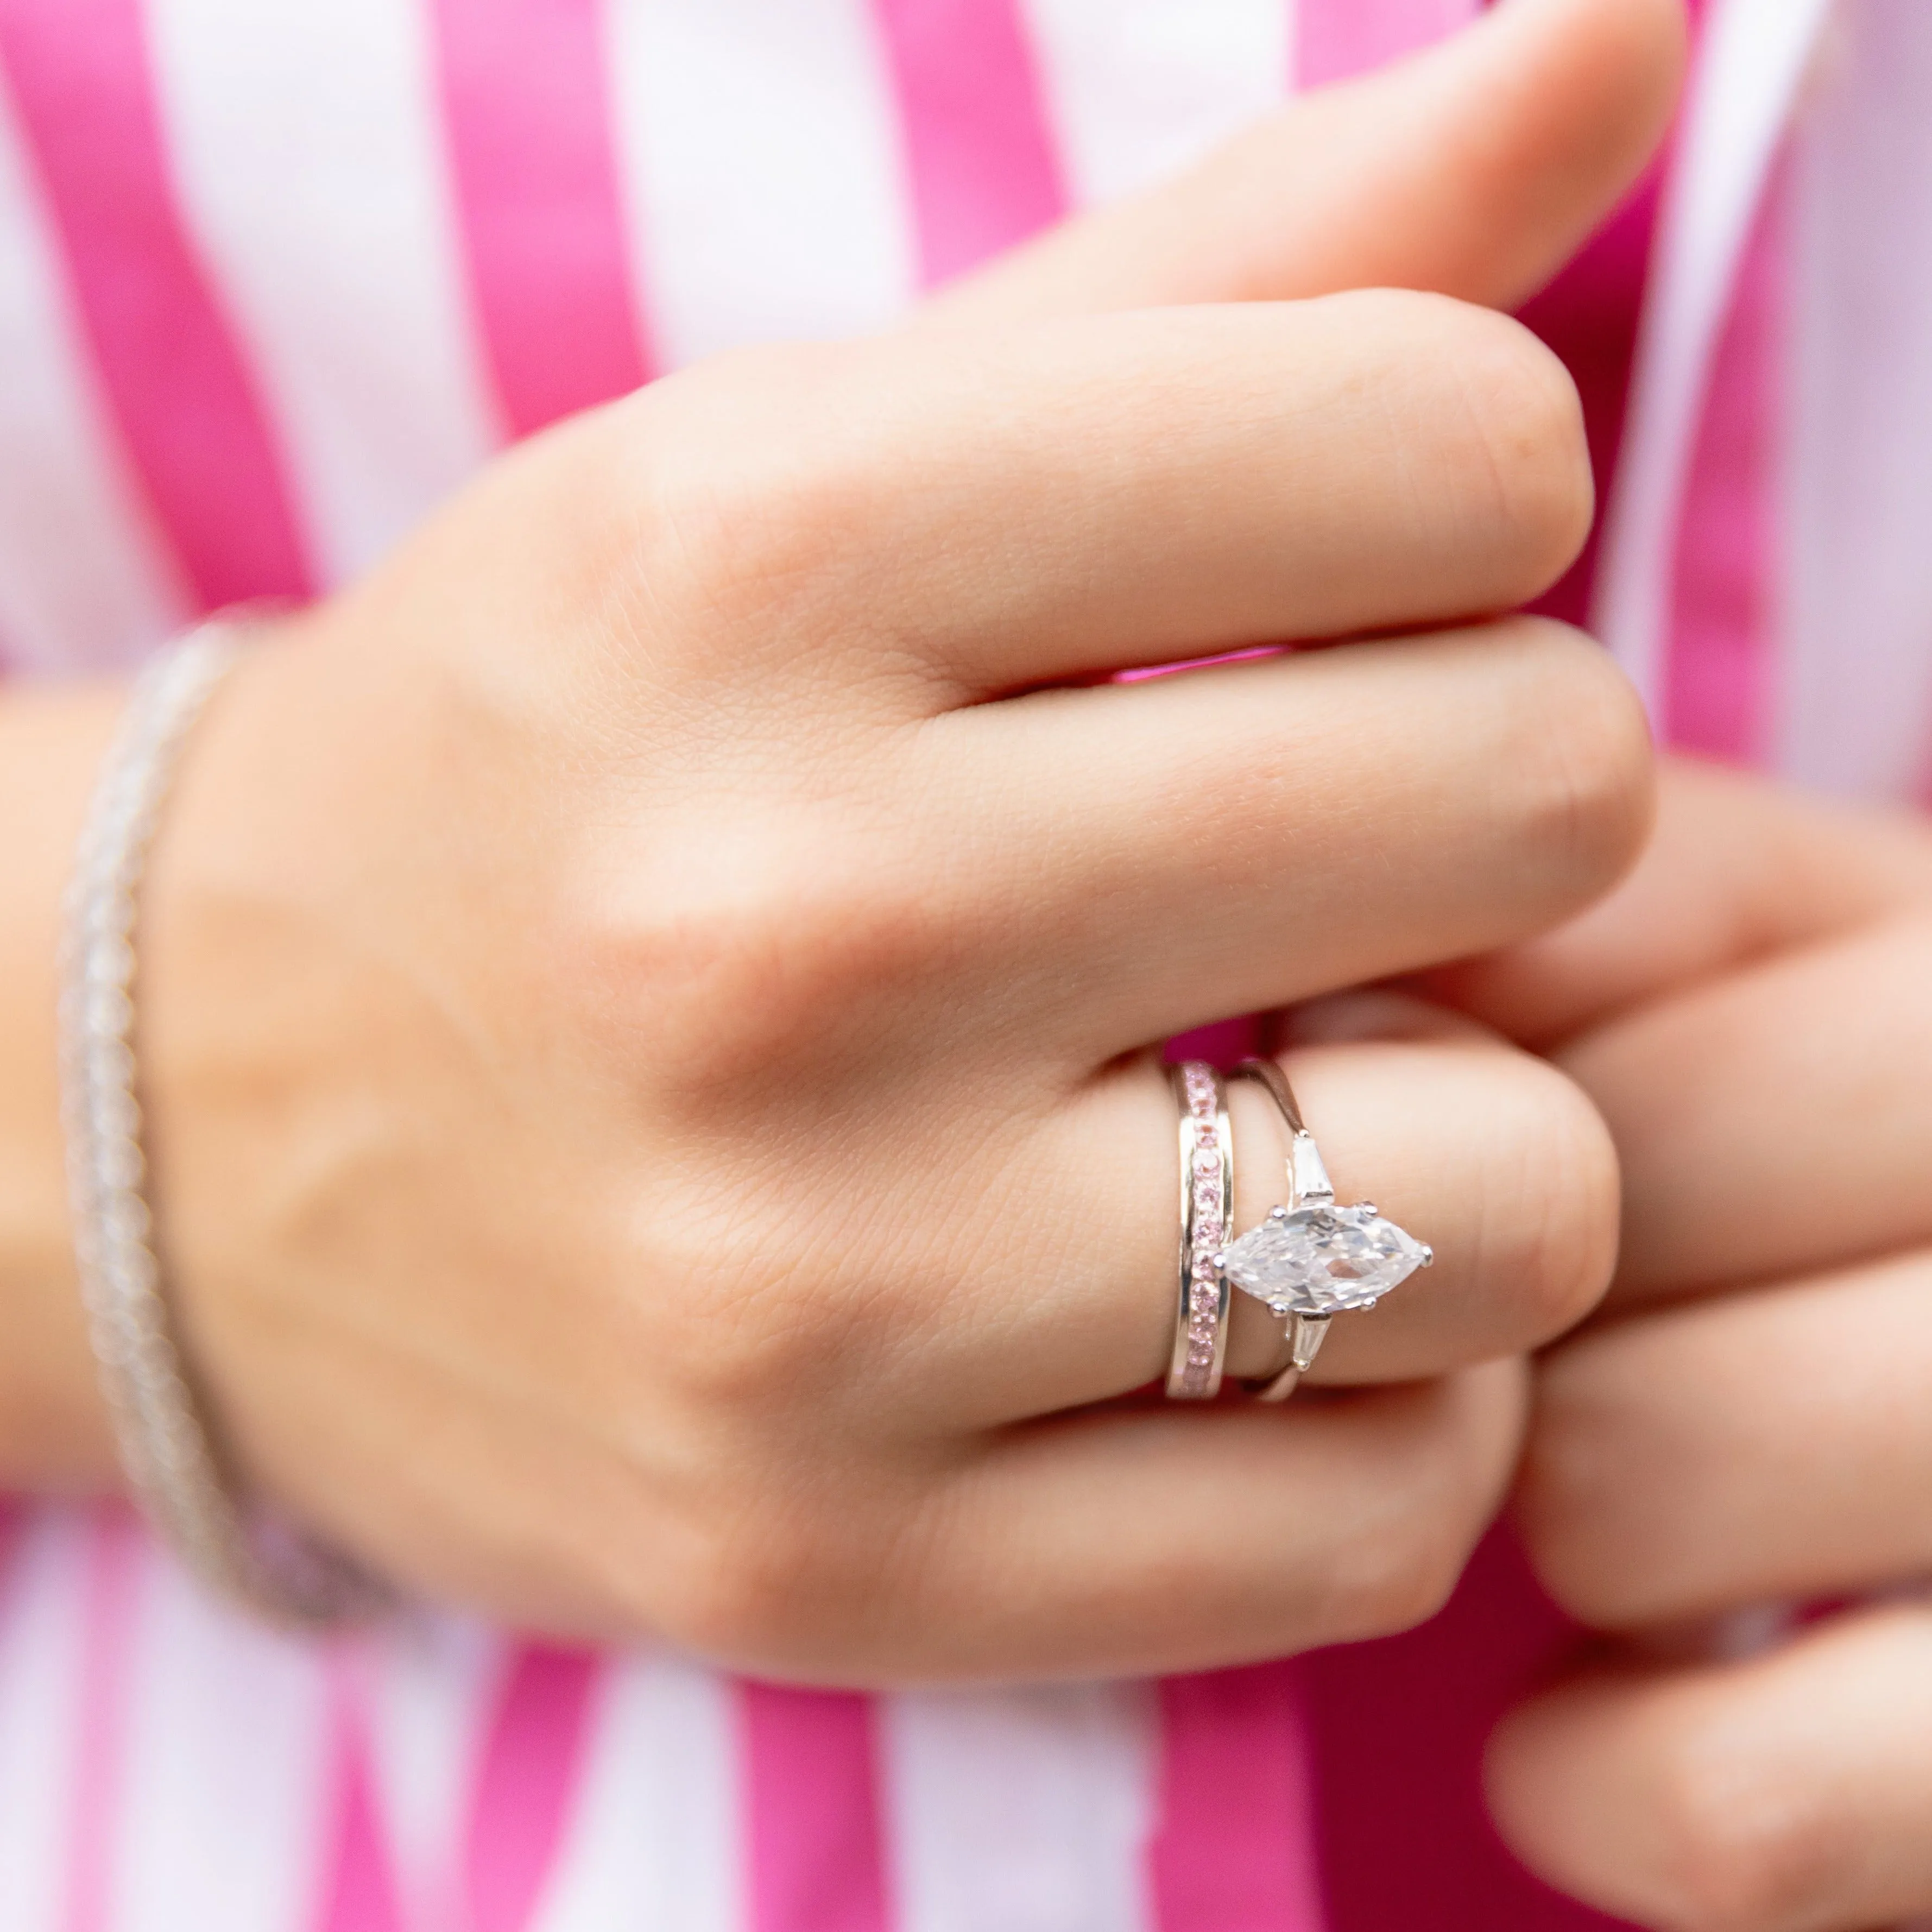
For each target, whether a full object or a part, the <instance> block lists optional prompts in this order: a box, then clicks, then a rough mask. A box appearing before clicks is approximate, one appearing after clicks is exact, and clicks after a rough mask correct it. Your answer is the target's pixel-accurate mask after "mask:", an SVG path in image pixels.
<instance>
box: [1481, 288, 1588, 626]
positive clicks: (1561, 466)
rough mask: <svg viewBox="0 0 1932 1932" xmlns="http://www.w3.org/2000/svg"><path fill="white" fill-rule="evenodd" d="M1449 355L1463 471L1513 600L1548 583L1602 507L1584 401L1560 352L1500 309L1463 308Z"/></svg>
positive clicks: (1580, 542) (1561, 569) (1574, 551)
mask: <svg viewBox="0 0 1932 1932" xmlns="http://www.w3.org/2000/svg"><path fill="white" fill-rule="evenodd" d="M1458 333H1459V335H1460V336H1461V338H1463V339H1462V340H1461V341H1460V343H1459V344H1458V349H1459V352H1460V353H1457V355H1456V356H1454V357H1453V358H1452V359H1451V363H1450V367H1451V369H1452V370H1453V371H1454V380H1455V385H1456V395H1457V401H1458V403H1459V404H1460V410H1461V413H1462V416H1463V421H1464V422H1466V425H1467V429H1468V439H1469V449H1468V458H1469V460H1468V461H1467V462H1466V464H1465V465H1464V473H1465V474H1466V476H1467V477H1468V478H1470V479H1471V480H1472V482H1475V483H1478V484H1480V485H1481V487H1479V488H1478V489H1477V490H1475V493H1473V496H1472V501H1474V502H1475V504H1476V505H1478V514H1481V516H1482V517H1483V518H1484V521H1485V523H1486V524H1487V526H1489V527H1490V528H1491V529H1494V530H1496V531H1499V532H1502V533H1503V535H1505V538H1506V541H1505V544H1504V545H1503V547H1502V550H1501V551H1500V552H1499V555H1500V556H1501V557H1502V559H1503V561H1504V564H1505V568H1506V570H1507V571H1508V576H1507V577H1506V579H1505V586H1504V594H1505V597H1506V598H1507V600H1508V601H1511V602H1519V601H1523V599H1525V598H1529V597H1532V596H1535V595H1537V594H1538V592H1541V591H1542V590H1544V589H1547V588H1548V587H1549V586H1550V584H1552V583H1554V582H1555V581H1556V579H1557V578H1558V577H1559V576H1561V575H1562V573H1563V572H1564V571H1565V570H1566V569H1567V568H1568V567H1569V565H1571V562H1573V561H1574V559H1575V557H1576V556H1577V552H1578V551H1579V550H1581V549H1582V548H1583V541H1584V539H1585V538H1586V537H1587V536H1588V535H1589V529H1590V520H1591V517H1592V514H1593V513H1594V511H1595V507H1596V498H1595V484H1594V483H1593V481H1592V475H1591V470H1590V458H1589V446H1588V444H1587V443H1586V441H1585V439H1584V435H1583V406H1582V404H1581V403H1580V401H1579V400H1578V398H1577V389H1576V386H1575V384H1574V383H1573V382H1572V381H1571V379H1570V374H1569V371H1568V370H1566V369H1565V368H1564V366H1563V365H1562V362H1559V360H1558V359H1557V358H1556V356H1555V355H1554V354H1553V353H1552V352H1551V351H1550V350H1549V349H1548V348H1547V347H1545V345H1544V344H1542V343H1541V342H1539V341H1538V340H1537V338H1535V336H1534V335H1532V334H1531V333H1530V332H1529V330H1528V329H1526V328H1524V327H1523V325H1522V324H1521V323H1518V322H1515V321H1513V320H1511V319H1510V318H1509V317H1507V316H1504V315H1499V314H1496V312H1495V311H1493V310H1490V309H1472V308H1463V309H1462V310H1461V311H1460V312H1459V317H1458Z"/></svg>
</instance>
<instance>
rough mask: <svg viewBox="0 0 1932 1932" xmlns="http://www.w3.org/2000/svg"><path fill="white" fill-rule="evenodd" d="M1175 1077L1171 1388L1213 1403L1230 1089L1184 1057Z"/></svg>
mask: <svg viewBox="0 0 1932 1932" xmlns="http://www.w3.org/2000/svg"><path fill="white" fill-rule="evenodd" d="M1172 1080H1173V1084H1174V1092H1175V1099H1176V1100H1177V1101H1178V1103H1179V1105H1180V1108H1181V1275H1180V1282H1181V1299H1180V1304H1179V1306H1178V1308H1177V1310H1176V1311H1175V1325H1174V1353H1173V1355H1172V1359H1171V1360H1170V1361H1169V1365H1168V1371H1167V1393H1168V1394H1169V1396H1170V1397H1172V1398H1173V1400H1175V1401H1177V1402H1211V1401H1212V1400H1214V1397H1216V1396H1217V1395H1218V1394H1220V1389H1221V1369H1222V1364H1223V1361H1225V1360H1226V1356H1227V1352H1228V1309H1229V1294H1230V1291H1229V1286H1228V1278H1227V1277H1226V1274H1223V1271H1222V1269H1221V1266H1220V1262H1218V1261H1217V1259H1216V1257H1217V1256H1218V1255H1219V1254H1220V1252H1221V1250H1223V1248H1224V1247H1226V1246H1227V1244H1228V1238H1229V1234H1230V1232H1231V1231H1232V1217H1233V1214H1234V1211H1235V1136H1234V1130H1233V1128H1232V1125H1231V1124H1230V1123H1229V1119H1228V1095H1227V1090H1226V1088H1225V1087H1224V1086H1223V1084H1222V1080H1221V1076H1220V1074H1219V1073H1217V1072H1216V1071H1215V1070H1214V1068H1213V1067H1210V1066H1208V1064H1206V1063H1205V1061H1198V1060H1190V1061H1183V1062H1182V1063H1181V1065H1179V1066H1178V1067H1175V1069H1174V1070H1173V1072H1172Z"/></svg>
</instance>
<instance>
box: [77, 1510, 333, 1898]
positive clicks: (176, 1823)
mask: <svg viewBox="0 0 1932 1932" xmlns="http://www.w3.org/2000/svg"><path fill="white" fill-rule="evenodd" d="M140 1560H141V1563H142V1569H141V1573H140V1580H139V1586H138V1598H137V1603H138V1608H137V1610H136V1619H135V1625H134V1632H133V1643H132V1646H131V1647H130V1664H129V1683H130V1692H129V1697H128V1704H127V1745H126V1757H125V1759H124V1769H123V1774H122V1775H123V1784H122V1788H121V1806H120V1815H119V1817H118V1821H117V1822H118V1844H117V1847H116V1855H115V1864H114V1870H113V1881H112V1883H113V1891H112V1897H113V1911H112V1917H111V1923H112V1924H113V1927H114V1928H115V1932H311V1928H312V1927H313V1924H314V1902H315V1897H316V1893H317V1872H318V1870H319V1869H320V1864H321V1860H322V1857H323V1852H324V1850H325V1849H326V1848H325V1846H324V1845H323V1843H322V1838H323V1832H324V1829H326V1825H327V1823H328V1822H329V1805H328V1803H327V1798H328V1795H329V1789H330V1778H329V1772H330V1769H331V1762H332V1753H331V1749H330V1727H329V1700H328V1694H327V1687H326V1681H325V1673H324V1671H323V1666H322V1664H321V1662H320V1659H319V1658H318V1656H317V1653H316V1652H314V1650H313V1649H311V1647H309V1646H305V1645H303V1644H302V1643H298V1642H296V1640H293V1639H291V1638H288V1637H282V1636H280V1635H278V1634H275V1633H273V1632H271V1631H267V1630H265V1629H263V1628H262V1627H261V1626H260V1625H257V1624H255V1623H254V1622H251V1621H250V1620H249V1619H248V1618H246V1617H245V1616H242V1615H241V1614H240V1613H238V1612H236V1611H232V1610H228V1609H227V1608H226V1607H223V1606H220V1605H217V1604H214V1602H213V1601H211V1599H210V1598H208V1597H207V1596H206V1595H204V1594H203V1593H202V1591H201V1590H200V1589H199V1588H198V1587H197V1586H195V1585H193V1584H192V1583H190V1582H189V1581H188V1580H187V1578H186V1577H184V1576H183V1574H181V1571H180V1570H179V1568H177V1567H176V1565H175V1564H174V1563H173V1562H172V1560H170V1559H168V1558H167V1557H166V1556H163V1555H162V1554H160V1553H158V1552H154V1551H151V1550H147V1549H145V1547H144V1549H143V1552H142V1557H141V1559H140Z"/></svg>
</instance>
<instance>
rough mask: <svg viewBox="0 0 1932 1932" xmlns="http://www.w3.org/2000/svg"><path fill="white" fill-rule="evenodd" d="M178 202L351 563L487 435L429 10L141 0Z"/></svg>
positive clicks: (313, 526) (376, 546)
mask: <svg viewBox="0 0 1932 1932" xmlns="http://www.w3.org/2000/svg"><path fill="white" fill-rule="evenodd" d="M147 13H148V28H149V34H150V38H151V44H152V46H153V49H154V62H155V67H156V71H157V77H158V82H159V92H160V105H161V110H162V113H163V117H164V119H165V121H166V126H167V128H168V133H169V150H170V152H171V154H172V158H173V162H174V166H175V175H176V179H177V181H178V184H179V187H180V190H181V199H182V202H183V208H184V217H185V218H186V220H187V223H188V225H189V226H190V229H191V231H192V232H193V234H194V235H195V236H196V239H197V240H198V241H199V243H200V245H201V248H202V251H203V253H204V254H205V256H206V257H207V259H208V261H209V263H211V266H212V268H213V269H214V274H215V275H216V278H217V281H218V282H219V284H220V287H221V290H222V293H223V296H224V298H225V299H226V303H227V305H229V308H230V310H231V311H232V312H233V315H234V317H235V318H236V323H237V326H238V327H239V329H240V331H241V333H242V336H243V338H244V339H245V342H246V344H247V345H248V350H249V352H250V356H251V362H252V364H253V365H254V368H255V369H256V370H257V371H258V372H259V374H260V376H261V377H262V379H263V387H264V389H265V390H266V396H265V402H266V407H268V409H269V413H270V415H271V416H272V419H273V421H274V422H275V425H276V428H277V429H278V432H279V435H280V440H281V443H282V445H283V446H284V449H287V451H288V452H289V453H290V460H291V462H292V463H293V466H294V469H295V474H296V484H297V487H298V495H299V499H300V508H301V509H302V511H304V512H305V515H306V520H307V523H308V532H309V535H310V538H311V543H310V548H311V553H312V554H314V556H316V557H317V560H318V564H319V566H320V568H321V569H322V571H323V574H324V575H325V577H326V578H327V580H329V582H331V583H339V582H341V581H342V580H344V579H347V578H349V577H353V576H355V575H356V574H359V572H360V571H363V570H365V569H366V568H368V565H370V564H371V563H372V562H374V561H375V560H376V559H377V557H379V556H381V555H382V553H383V552H384V551H385V550H387V549H388V548H389V547H390V545H391V544H393V543H394V542H395V541H396V540H397V538H399V537H400V536H401V535H403V533H404V532H405V531H407V529H410V527H411V526H413V524H415V523H416V522H418V521H419V520H420V519H421V518H422V516H423V515H424V514H425V512H427V511H428V510H430V509H431V508H433V507H434V505H436V504H437V502H440V500H441V499H443V497H444V496H447V495H448V494H449V492H450V491H451V490H452V489H454V488H455V487H456V486H457V484H459V483H460V482H461V481H463V478H465V477H466V476H467V475H469V473H470V472H471V471H472V470H473V469H475V467H476V466H477V465H478V463H481V461H482V460H484V457H485V456H486V455H487V454H488V452H489V451H490V448H491V446H492V445H493V443H496V441H498V440H499V437H498V433H497V431H496V425H495V423H494V421H493V404H491V403H490V401H489V400H488V398H489V396H490V390H489V389H488V386H487V384H486V383H484V380H482V377H481V362H480V359H479V355H478V347H477V344H476V342H475V338H474V336H473V335H472V325H471V321H470V317H469V310H468V307H467V305H466V302H465V300H464V298H463V294H462V287H463V284H462V281H461V278H460V270H459V266H458V254H457V251H456V242H455V236H456V232H457V231H456V225H455V220H454V219H453V217H452V212H451V210H452V205H453V198H452V192H451V189H450V186H449V179H448V175H447V170H446V166H445V163H444V157H443V145H442V137H441V133H440V124H439V122H438V120H437V115H436V113H435V110H434V102H435V98H436V96H435V90H434V83H433V79H432V70H431V65H430V58H431V57H430V49H429V46H428V34H427V28H426V26H425V13H426V10H425V9H424V8H422V7H419V6H416V5H403V4H401V3H400V0H330V4H329V5H327V6H284V7H273V6H264V5H262V4H261V0H148V8H147Z"/></svg>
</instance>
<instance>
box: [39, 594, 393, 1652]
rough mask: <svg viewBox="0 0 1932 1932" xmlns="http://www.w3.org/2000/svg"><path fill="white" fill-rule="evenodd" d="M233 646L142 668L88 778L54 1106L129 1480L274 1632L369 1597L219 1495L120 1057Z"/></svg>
mask: <svg viewBox="0 0 1932 1932" xmlns="http://www.w3.org/2000/svg"><path fill="white" fill-rule="evenodd" d="M240 645H241V639H240V635H239V625H236V624H234V623H232V622H213V623H210V624H208V625H204V626H203V627H202V628H201V629H200V630H199V631H196V632H195V633H193V634H192V635H190V637H188V638H187V639H186V640H184V642H182V643H180V644H178V645H176V646H174V647H173V648H172V649H169V650H168V651H166V652H163V653H162V654H161V655H160V656H159V657H158V658H156V659H155V660H154V662H153V663H152V664H151V665H150V666H149V667H148V670H146V671H145V673H143V674H142V676H141V677H140V679H139V680H138V681H137V682H136V685H135V686H134V690H133V695H132V696H131V697H130V700H129V701H128V705H127V713H126V715H125V716H124V718H123V720H122V722H121V730H120V733H119V735H118V737H117V738H116V739H115V743H114V745H113V748H112V749H111V750H110V752H109V754H108V756H107V763H106V764H105V765H104V767H103V768H102V771H101V777H100V779H99V781H98V784H97V785H96V787H95V793H94V796H93V799H92V802H91V804H90V805H89V810H88V816H87V821H86V827H85V829H84V830H83V834H82V838H81V841H80V849H79V850H78V853H77V856H76V862H75V869H74V881H73V886H72V889H71V893H70V895H69V898H68V909H67V919H66V930H65V936H64V944H63V949H62V951H63V956H62V974H61V980H62V998H61V1085H62V1112H63V1116H64V1119H65V1127H66V1133H67V1151H68V1178H69V1184H70V1189H71V1196H72V1200H73V1207H74V1246H75V1252H76V1259H77V1264H78V1267H79V1271H80V1283H81V1291H82V1294H83V1297H84V1298H85V1300H86V1305H87V1311H88V1316H89V1329H90V1333H91V1335H92V1341H93V1345H94V1352H95V1358H96V1361H97V1363H98V1367H99V1370H100V1375H101V1387H102V1389H103V1391H104V1394H105V1395H106V1397H107V1406H108V1409H109V1410H110V1413H111V1414H112V1415H113V1422H114V1429H115V1437H116V1439H117V1442H118V1447H119V1449H120V1453H121V1463H122V1466H123V1468H124V1470H125V1472H126V1474H127V1479H128V1481H129V1482H130V1484H131V1485H132V1486H133V1490H134V1491H135V1493H136V1496H138V1497H139V1500H140V1502H141V1504H142V1508H144V1509H145V1511H146V1513H147V1514H148V1517H149V1518H150V1519H151V1521H152V1522H153V1523H154V1525H155V1526H156V1527H157V1529H159V1530H160V1532H161V1533H162V1534H163V1535H164V1536H165V1537H166V1539H167V1540H168V1541H169V1543H170V1544H172V1546H173V1547H174V1548H175V1550H176V1551H177V1552H178V1553H179V1555H180V1556H181V1557H182V1558H183V1559H184V1561H185V1562H187V1565H189V1567H190V1568H191V1569H193V1571H195V1572H196V1574H197V1575H199V1577H201V1578H202V1580H204V1581H205V1582H206V1583H210V1584H211V1585H213V1586H214V1587H215V1588H216V1589H219V1590H220V1591H222V1592H224V1593H225V1594H226V1595H229V1596H231V1597H233V1598H237V1599H239V1601H242V1603H244V1604H246V1605H247V1606H248V1607H250V1608H251V1609H252V1610H254V1611H255V1612H257V1613H258V1614H259V1615H261V1616H266V1617H267V1618H269V1619H272V1620H273V1621H275V1622H279V1623H285V1624H296V1625H318V1624H326V1623H332V1622H338V1621H341V1620H342V1619H345V1618H347V1617H351V1616H360V1615H363V1614H365V1613H367V1612H368V1610H371V1609H372V1608H374V1607H376V1605H377V1604H378V1603H379V1602H380V1601H382V1597H381V1593H380V1592H379V1591H378V1589H377V1586H374V1584H373V1583H371V1581H370V1580H369V1579H368V1578H367V1577H365V1576H364V1575H363V1574H362V1572H361V1571H359V1570H356V1568H353V1566H351V1565H349V1564H348V1563H347V1562H344V1560H343V1559H340V1558H338V1557H336V1556H334V1555H333V1554H332V1553H329V1552H326V1551H324V1550H319V1549H317V1548H316V1547H313V1546H312V1545H311V1544H309V1543H308V1542H307V1541H305V1540H304V1539H303V1538H300V1537H299V1536H297V1535H295V1534H293V1532H290V1531H288V1530H287V1529H285V1528H284V1527H282V1526H278V1525H277V1524H275V1523H273V1522H272V1521H270V1520H266V1519H265V1518H261V1517H258V1516H257V1514H256V1513H255V1512H254V1511H250V1510H248V1508H245V1506H244V1505H242V1503H241V1502H239V1501H238V1500H237V1499H236V1496H234V1495H233V1493H231V1491H230V1490H229V1487H228V1486H227V1484H226V1482H225V1481H224V1480H223V1474H222V1472H221V1469H220V1463H219V1460H218V1458H217V1454H216V1453H215V1450H214V1446H213V1445H212V1443H211V1440H210V1438H209V1435H208V1430H207V1428H206V1427H205V1425H204V1423H203V1421H202V1417H201V1415H200V1413H199V1410H198V1409H197V1406H196V1402H195V1399H194V1395H193V1391H192V1389H191V1388H190V1383H189V1379H188V1376H187V1373H186V1371H185V1370H184V1366H183V1364H182V1361H181V1353H180V1350H179V1348H178V1345H177V1343H176V1342H175V1337H174V1332H173V1325H172V1319H171V1316H170V1313H169V1307H168V1303H167V1298H166V1294H165V1292H164V1289H163V1283H162V1280H161V1272H160V1266H159V1264H158V1263H157V1260H156V1259H155V1254H154V1246H153V1244H152V1240H151V1234H152V1227H153V1223H152V1219H151V1215H150V1214H149V1211H148V1202H147V1200H146V1198H145V1194H144V1192H143V1185H144V1182H145V1178H146V1175H147V1163H146V1160H145V1157H144V1154H143V1151H142V1132H141V1107H140V1102H139V1097H138V1083H137V1082H136V1069H135V1056H134V1043H135V1008H134V994H135V989H136V952H135V942H136V925H137V915H138V913H139V901H140V892H141V884H142V877H143V875H144V874H145V869H146V864H147V856H148V848H149V846H150V845H151V842H152V841H153V838H154V828H155V825H156V822H157V817H158V815H159V812H160V805H161V803H162V801H163V798H164V796H166V790H167V787H168V783H169V778H170V777H171V775H172V772H173V770H174V768H175V763H176V760H177V759H178V756H179V754H180V751H181V746H182V744H183V742H184V741H185V739H186V738H187V734H188V732H189V730H190V728H191V727H193V724H194V721H195V719H196V717H197V716H198V715H199V713H200V711H201V709H202V706H203V705H204V704H205V703H206V701H207V700H208V697H209V696H210V694H211V693H212V692H213V691H214V688H215V686H216V685H217V684H218V683H219V682H220V680H221V678H222V676H223V674H224V673H226V670H228V668H229V666H230V665H231V664H233V661H234V660H235V658H236V655H237V653H238V652H239V649H240Z"/></svg>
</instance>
